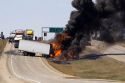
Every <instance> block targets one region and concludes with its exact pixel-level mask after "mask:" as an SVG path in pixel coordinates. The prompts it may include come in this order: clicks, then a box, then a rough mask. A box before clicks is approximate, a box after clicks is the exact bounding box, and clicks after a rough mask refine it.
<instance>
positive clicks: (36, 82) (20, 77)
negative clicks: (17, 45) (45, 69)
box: [11, 55, 41, 83]
mask: <svg viewBox="0 0 125 83" xmlns="http://www.w3.org/2000/svg"><path fill="white" fill-rule="evenodd" d="M12 56H13V55H11V68H12V72H13V73H14V75H15V76H16V77H18V78H19V79H23V80H27V81H31V82H35V83H41V82H39V81H36V80H32V79H29V78H24V77H22V76H20V75H18V74H17V73H16V72H15V70H14V67H13V59H12Z"/></svg>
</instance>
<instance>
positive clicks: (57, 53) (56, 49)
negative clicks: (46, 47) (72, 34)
mask: <svg viewBox="0 0 125 83" xmlns="http://www.w3.org/2000/svg"><path fill="white" fill-rule="evenodd" d="M51 45H52V49H53V51H54V52H53V53H52V54H51V55H50V56H51V57H59V56H60V55H61V53H62V49H61V43H60V42H52V43H51Z"/></svg>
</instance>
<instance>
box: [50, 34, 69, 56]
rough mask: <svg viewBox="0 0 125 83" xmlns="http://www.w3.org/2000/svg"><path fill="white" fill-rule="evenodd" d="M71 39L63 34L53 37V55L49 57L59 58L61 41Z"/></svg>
mask: <svg viewBox="0 0 125 83" xmlns="http://www.w3.org/2000/svg"><path fill="white" fill-rule="evenodd" d="M68 38H71V37H70V36H68V34H67V33H63V34H57V35H56V37H55V39H56V40H55V41H53V42H52V43H51V44H52V49H53V51H54V54H50V56H51V57H53V58H54V57H59V56H60V55H61V53H62V48H61V45H62V41H65V40H66V39H68Z"/></svg>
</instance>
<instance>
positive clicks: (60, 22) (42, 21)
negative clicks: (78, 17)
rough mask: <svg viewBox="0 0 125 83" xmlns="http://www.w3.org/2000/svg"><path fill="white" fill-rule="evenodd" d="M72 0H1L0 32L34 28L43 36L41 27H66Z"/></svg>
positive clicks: (36, 32) (7, 32)
mask: <svg viewBox="0 0 125 83" xmlns="http://www.w3.org/2000/svg"><path fill="white" fill-rule="evenodd" d="M71 1H72V0H0V32H1V31H3V32H4V34H5V35H6V36H8V35H9V33H10V31H13V30H15V29H27V28H32V29H33V30H34V31H35V35H37V36H41V27H65V25H66V24H67V22H68V20H69V17H70V12H71V11H72V10H74V9H73V7H72V6H71Z"/></svg>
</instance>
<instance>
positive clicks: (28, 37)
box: [14, 29, 34, 48]
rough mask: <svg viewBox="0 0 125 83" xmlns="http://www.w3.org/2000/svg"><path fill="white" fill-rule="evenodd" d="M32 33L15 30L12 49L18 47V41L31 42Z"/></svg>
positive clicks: (29, 30)
mask: <svg viewBox="0 0 125 83" xmlns="http://www.w3.org/2000/svg"><path fill="white" fill-rule="evenodd" d="M33 36H34V32H33V30H32V29H26V30H22V29H18V30H15V37H14V47H15V48H18V47H19V41H20V40H22V39H23V40H33Z"/></svg>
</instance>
